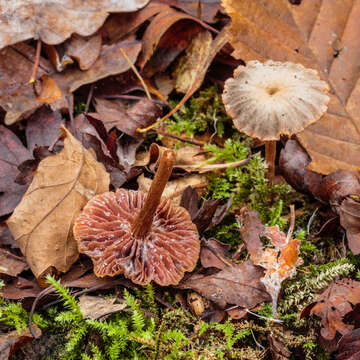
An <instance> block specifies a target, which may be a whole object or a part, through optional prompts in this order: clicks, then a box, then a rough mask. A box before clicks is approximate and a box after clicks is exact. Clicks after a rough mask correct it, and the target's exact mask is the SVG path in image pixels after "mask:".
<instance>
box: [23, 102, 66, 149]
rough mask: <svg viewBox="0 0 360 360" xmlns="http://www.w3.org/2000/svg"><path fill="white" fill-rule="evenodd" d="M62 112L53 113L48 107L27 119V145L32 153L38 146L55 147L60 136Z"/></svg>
mask: <svg viewBox="0 0 360 360" xmlns="http://www.w3.org/2000/svg"><path fill="white" fill-rule="evenodd" d="M62 122H63V121H62V117H61V113H60V111H52V110H51V109H50V108H49V107H48V106H42V107H41V108H39V109H38V110H37V111H36V112H35V113H34V114H32V115H31V116H30V117H29V118H28V119H27V126H26V128H25V135H26V144H27V148H28V149H29V151H30V152H33V150H34V149H35V148H36V147H38V146H50V145H53V144H54V142H55V141H56V139H57V138H58V137H59V136H60V125H61V124H62Z"/></svg>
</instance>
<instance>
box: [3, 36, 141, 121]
mask: <svg viewBox="0 0 360 360" xmlns="http://www.w3.org/2000/svg"><path fill="white" fill-rule="evenodd" d="M122 50H123V51H125V52H126V54H127V56H128V57H129V59H130V61H131V62H132V63H135V61H136V59H137V56H138V54H139V52H140V50H141V43H140V42H139V41H132V40H124V41H122V42H120V43H116V44H112V45H104V46H102V48H101V53H100V56H99V57H98V59H97V60H96V61H95V63H94V64H93V65H92V67H91V68H90V69H88V70H85V71H82V70H80V69H77V68H71V69H66V70H65V71H64V72H62V73H55V74H54V73H53V69H52V68H51V65H50V64H49V63H48V62H47V61H45V60H44V59H43V58H41V62H40V64H42V65H41V66H39V70H38V79H40V78H42V83H43V84H42V85H43V88H42V87H40V93H39V96H37V95H36V93H35V92H34V89H33V87H32V86H31V85H30V84H29V78H30V75H31V73H32V69H33V63H32V61H30V60H28V57H30V58H31V56H32V54H33V53H34V49H33V48H32V47H30V46H28V45H23V44H17V45H16V46H11V47H7V48H5V49H4V50H3V51H2V53H1V54H0V71H1V73H2V74H3V76H2V78H1V79H0V90H2V92H1V93H0V106H1V107H2V108H3V109H4V110H5V111H6V116H5V123H6V124H7V125H11V124H13V123H14V122H16V121H19V120H21V119H23V118H24V117H26V116H28V115H30V114H32V113H33V112H34V111H35V110H36V109H37V108H38V107H40V106H42V105H43V103H44V102H48V103H49V104H50V106H51V108H52V109H53V110H56V109H61V108H67V106H68V105H67V102H66V96H67V95H69V94H71V93H72V92H73V91H75V90H76V89H78V88H79V87H81V86H82V85H85V84H90V83H93V82H95V81H98V80H100V79H103V78H105V77H108V76H110V75H116V74H120V73H123V72H125V71H127V70H129V69H130V68H131V66H130V65H129V63H128V62H127V61H126V60H125V59H124V57H123V56H122V53H121V51H122ZM28 54H30V55H28ZM43 69H44V70H43ZM45 71H46V72H47V73H49V74H51V75H47V74H45ZM39 85H40V84H39ZM59 95H61V96H60V98H59Z"/></svg>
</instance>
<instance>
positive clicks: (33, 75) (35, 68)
mask: <svg viewBox="0 0 360 360" xmlns="http://www.w3.org/2000/svg"><path fill="white" fill-rule="evenodd" d="M40 53H41V40H40V39H39V40H38V42H37V44H36V53H35V62H34V66H33V71H32V73H31V76H30V80H29V84H34V83H35V81H36V74H37V71H38V68H39V63H40Z"/></svg>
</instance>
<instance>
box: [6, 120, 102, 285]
mask: <svg viewBox="0 0 360 360" xmlns="http://www.w3.org/2000/svg"><path fill="white" fill-rule="evenodd" d="M62 134H63V136H64V149H63V150H62V151H61V152H60V153H59V154H57V155H55V156H50V157H47V158H46V159H44V160H43V161H41V163H40V165H39V167H38V169H37V172H36V175H35V176H34V179H33V181H32V183H31V185H30V187H29V189H28V190H27V192H26V194H25V195H24V197H23V199H22V201H21V203H20V204H19V205H18V206H17V207H16V209H15V211H14V213H13V214H12V216H11V217H10V218H9V219H8V220H7V224H8V226H9V228H10V230H11V232H12V234H13V236H14V237H15V238H16V240H17V241H18V242H19V245H20V248H21V251H22V253H23V254H24V256H25V257H26V261H27V263H28V264H29V265H30V268H31V270H32V271H33V273H34V274H35V276H36V278H37V280H38V281H39V282H40V283H41V284H44V281H43V276H44V275H46V274H47V273H48V272H49V271H50V270H51V269H53V268H55V269H56V271H57V272H65V271H67V270H68V269H69V268H70V266H71V265H72V264H73V263H74V261H75V260H76V259H77V257H78V251H77V245H76V242H75V240H74V238H73V234H72V224H73V221H74V219H75V218H76V216H77V215H78V214H79V213H80V211H81V209H82V207H83V206H84V205H85V204H86V203H87V201H88V200H89V199H90V198H91V197H92V196H94V195H95V194H98V193H103V192H105V191H107V190H108V189H109V175H108V174H107V173H106V171H105V169H104V167H103V165H102V164H100V163H98V162H97V161H96V160H95V159H94V156H93V155H92V153H91V152H89V151H88V150H86V149H84V148H83V147H82V146H81V144H80V143H79V142H78V141H77V140H76V139H75V138H74V137H73V136H72V135H71V134H70V133H69V132H68V131H67V130H66V129H65V128H64V127H62ZM39 238H41V242H39V241H36V239H39Z"/></svg>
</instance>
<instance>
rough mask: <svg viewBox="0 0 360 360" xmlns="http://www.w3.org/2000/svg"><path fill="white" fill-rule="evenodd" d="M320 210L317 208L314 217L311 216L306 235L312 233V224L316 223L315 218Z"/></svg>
mask: <svg viewBox="0 0 360 360" xmlns="http://www.w3.org/2000/svg"><path fill="white" fill-rule="evenodd" d="M318 210H319V208H316V209H315V211H314V212H313V213H312V215H311V217H310V219H309V222H308V224H307V226H306V234H309V233H310V227H311V225H312V223H313V222H314V219H315V216H316V214H317V212H318Z"/></svg>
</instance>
